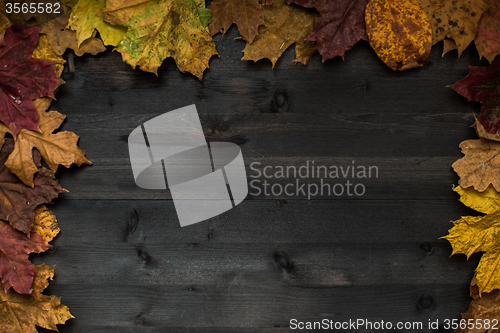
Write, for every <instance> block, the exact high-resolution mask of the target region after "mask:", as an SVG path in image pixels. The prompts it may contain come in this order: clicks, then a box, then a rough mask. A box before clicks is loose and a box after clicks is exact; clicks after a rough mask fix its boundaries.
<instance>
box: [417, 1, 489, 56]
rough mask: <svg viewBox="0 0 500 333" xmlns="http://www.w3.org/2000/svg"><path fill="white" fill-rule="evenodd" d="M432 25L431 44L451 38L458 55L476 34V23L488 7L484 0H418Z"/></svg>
mask: <svg viewBox="0 0 500 333" xmlns="http://www.w3.org/2000/svg"><path fill="white" fill-rule="evenodd" d="M419 2H420V4H421V5H422V8H423V9H424V11H425V12H426V14H427V17H428V18H429V20H430V21H431V25H432V44H436V43H438V42H440V41H442V40H443V39H444V38H451V39H453V40H454V41H455V43H456V47H457V49H458V56H459V57H460V55H461V54H462V52H463V51H464V50H465V49H466V48H467V46H469V44H470V43H471V42H472V40H474V37H475V36H476V30H477V24H478V21H479V19H480V18H481V15H482V14H483V12H484V11H485V10H486V9H488V5H487V3H486V1H485V0H454V1H450V0H419Z"/></svg>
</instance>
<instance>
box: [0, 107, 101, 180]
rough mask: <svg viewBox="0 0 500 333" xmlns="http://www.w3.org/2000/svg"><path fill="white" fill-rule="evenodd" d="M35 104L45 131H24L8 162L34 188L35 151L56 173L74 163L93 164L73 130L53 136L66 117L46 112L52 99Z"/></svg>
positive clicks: (42, 128) (0, 129)
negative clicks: (79, 146) (59, 168)
mask: <svg viewBox="0 0 500 333" xmlns="http://www.w3.org/2000/svg"><path fill="white" fill-rule="evenodd" d="M34 102H35V106H36V107H37V110H38V124H39V125H40V131H41V132H36V131H31V130H24V129H23V130H21V131H20V132H19V134H18V135H17V137H16V141H15V146H14V150H13V151H12V153H11V154H10V155H9V158H8V159H7V162H5V165H6V166H7V167H8V168H9V170H10V171H11V172H12V173H14V174H15V175H16V176H17V177H19V179H21V180H22V181H23V183H25V184H26V185H28V186H31V187H33V176H34V174H35V172H37V171H38V168H37V167H36V165H35V163H34V162H33V152H32V150H33V148H36V149H37V150H38V151H39V152H40V154H41V155H42V157H43V159H44V161H45V163H47V165H48V166H49V168H50V169H51V170H52V171H53V172H54V173H55V172H56V171H57V167H58V166H59V165H60V164H61V165H64V166H65V167H67V168H69V166H70V165H71V164H76V165H78V166H80V165H82V164H92V162H90V161H89V160H88V159H87V158H86V157H85V152H84V151H83V150H81V149H80V148H78V146H77V142H78V139H79V137H78V135H76V134H75V133H73V132H69V131H63V132H58V133H56V134H53V133H52V132H53V131H55V130H56V129H57V128H58V127H59V126H61V124H62V122H63V121H64V118H66V116H65V115H63V114H61V113H59V112H57V111H49V112H45V110H46V109H47V108H48V107H49V105H50V102H51V99H50V98H39V99H36V100H35V101H34ZM4 127H6V125H4V124H3V123H0V133H1V132H2V131H3V130H5V129H3V128H4ZM5 131H6V130H5Z"/></svg>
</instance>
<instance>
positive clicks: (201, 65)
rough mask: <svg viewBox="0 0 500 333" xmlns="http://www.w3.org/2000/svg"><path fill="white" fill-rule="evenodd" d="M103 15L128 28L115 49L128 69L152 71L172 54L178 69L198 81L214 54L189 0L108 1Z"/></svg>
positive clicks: (194, 5) (193, 4)
mask: <svg viewBox="0 0 500 333" xmlns="http://www.w3.org/2000/svg"><path fill="white" fill-rule="evenodd" d="M103 17H104V20H105V21H107V22H109V23H111V24H114V25H122V26H125V27H128V31H127V34H126V35H125V37H124V38H123V40H122V41H121V42H120V44H119V45H118V46H117V48H116V50H117V51H118V52H120V53H121V54H122V57H123V60H125V61H126V62H127V63H128V64H129V65H131V66H132V68H135V67H136V66H139V67H140V68H141V69H142V70H143V71H147V72H152V73H155V74H156V73H157V69H158V67H160V65H161V64H162V62H163V60H165V59H166V58H168V57H172V58H174V60H175V62H176V64H177V67H178V68H179V70H180V71H181V72H189V73H191V74H193V75H195V76H196V77H198V78H199V79H200V80H201V79H202V77H203V72H204V71H205V69H207V68H208V61H209V60H210V58H211V57H212V56H213V55H217V51H216V50H215V43H214V42H213V40H212V36H210V34H209V32H208V31H207V29H206V28H205V27H204V26H203V24H202V22H201V20H200V16H199V14H198V7H197V5H196V3H195V2H194V1H193V0H159V1H156V0H135V1H133V2H130V1H127V0H108V1H107V3H106V9H105V11H104V12H103Z"/></svg>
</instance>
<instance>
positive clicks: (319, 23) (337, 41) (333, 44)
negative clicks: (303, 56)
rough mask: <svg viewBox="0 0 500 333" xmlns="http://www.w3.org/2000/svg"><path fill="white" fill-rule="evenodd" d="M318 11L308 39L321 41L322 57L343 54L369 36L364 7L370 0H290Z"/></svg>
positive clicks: (319, 48) (324, 58)
mask: <svg viewBox="0 0 500 333" xmlns="http://www.w3.org/2000/svg"><path fill="white" fill-rule="evenodd" d="M292 2H293V3H296V4H297V5H300V6H303V7H306V8H315V9H316V10H317V11H318V12H319V16H318V18H317V20H316V25H315V26H314V29H313V30H312V32H311V33H310V34H309V36H307V38H306V40H309V41H315V42H317V43H318V51H319V53H320V54H321V55H322V56H323V61H325V60H327V59H331V58H334V57H336V56H341V57H342V59H343V58H344V56H345V53H346V52H347V51H349V50H350V49H351V48H352V47H353V46H354V44H356V43H357V42H358V41H360V40H368V36H367V35H366V27H365V9H366V4H367V2H368V0H335V1H324V0H287V3H288V4H290V3H292Z"/></svg>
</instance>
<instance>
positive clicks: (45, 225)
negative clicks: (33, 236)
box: [33, 205, 61, 242]
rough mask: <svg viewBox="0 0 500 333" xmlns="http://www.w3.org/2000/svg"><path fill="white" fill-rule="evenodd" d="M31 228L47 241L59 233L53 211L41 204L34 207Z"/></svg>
mask: <svg viewBox="0 0 500 333" xmlns="http://www.w3.org/2000/svg"><path fill="white" fill-rule="evenodd" d="M33 229H34V230H35V231H36V233H38V234H40V235H41V236H42V237H43V239H45V241H47V242H50V241H51V240H52V239H54V237H56V236H57V234H59V231H61V229H60V228H59V224H58V223H57V219H56V216H55V215H54V213H52V212H51V211H50V210H48V209H47V207H45V206H43V205H41V206H39V207H38V208H37V209H35V222H34V224H33Z"/></svg>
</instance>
